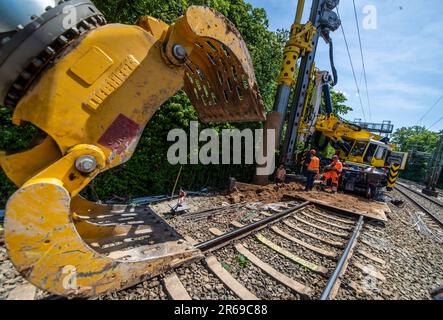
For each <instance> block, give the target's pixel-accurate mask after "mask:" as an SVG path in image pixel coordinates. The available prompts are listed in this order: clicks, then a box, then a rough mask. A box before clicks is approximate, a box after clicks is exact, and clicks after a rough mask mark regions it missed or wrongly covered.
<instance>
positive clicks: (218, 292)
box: [176, 263, 238, 300]
mask: <svg viewBox="0 0 443 320" xmlns="http://www.w3.org/2000/svg"><path fill="white" fill-rule="evenodd" d="M176 274H177V276H178V277H179V279H180V281H181V282H182V283H183V286H184V287H185V289H186V291H187V292H188V294H189V296H190V297H191V298H192V299H193V300H238V298H237V297H236V295H235V294H234V293H233V292H232V291H231V290H229V289H227V288H226V287H225V286H224V285H223V283H222V282H221V281H220V280H219V279H218V278H217V277H216V276H215V275H213V274H212V273H211V272H210V271H208V269H207V268H206V267H205V266H204V265H203V264H202V263H195V264H193V265H191V266H190V267H187V268H179V269H177V270H176Z"/></svg>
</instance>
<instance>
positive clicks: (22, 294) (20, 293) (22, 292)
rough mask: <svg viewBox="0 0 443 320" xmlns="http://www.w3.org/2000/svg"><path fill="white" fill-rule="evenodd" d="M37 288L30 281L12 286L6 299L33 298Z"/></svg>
mask: <svg viewBox="0 0 443 320" xmlns="http://www.w3.org/2000/svg"><path fill="white" fill-rule="evenodd" d="M36 293H37V288H36V287H35V286H33V285H32V284H30V283H25V284H22V285H20V286H18V287H16V288H14V289H13V290H12V291H11V292H10V293H9V295H8V298H7V299H6V300H35V295H36Z"/></svg>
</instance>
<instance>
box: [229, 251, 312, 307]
mask: <svg viewBox="0 0 443 320" xmlns="http://www.w3.org/2000/svg"><path fill="white" fill-rule="evenodd" d="M235 249H236V250H237V251H238V253H240V254H242V255H243V256H245V257H246V258H247V259H248V260H249V261H250V262H251V263H252V264H254V265H255V266H256V267H258V268H260V269H261V270H262V271H263V272H265V273H266V274H268V275H269V276H270V277H272V278H273V279H275V280H276V281H278V282H279V283H281V284H282V285H284V286H286V287H288V288H290V289H291V290H293V291H294V292H297V293H298V294H300V295H301V296H302V297H303V298H310V297H311V295H312V293H313V292H312V289H310V288H309V287H307V286H305V285H303V284H301V283H299V282H297V281H295V280H294V279H291V278H289V277H287V276H285V275H284V274H282V273H280V272H279V271H277V270H275V269H274V268H273V267H271V266H270V265H269V264H267V263H265V262H263V261H261V260H260V259H259V258H257V257H256V256H255V255H254V254H252V253H251V252H250V251H249V250H247V249H246V248H245V247H244V246H243V245H241V244H236V245H235Z"/></svg>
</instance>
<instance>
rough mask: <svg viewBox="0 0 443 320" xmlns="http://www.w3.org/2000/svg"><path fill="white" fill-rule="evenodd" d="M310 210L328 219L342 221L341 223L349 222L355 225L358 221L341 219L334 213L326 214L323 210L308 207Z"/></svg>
mask: <svg viewBox="0 0 443 320" xmlns="http://www.w3.org/2000/svg"><path fill="white" fill-rule="evenodd" d="M308 210H309V211H311V212H312V213H315V214H316V215H319V216H321V217H324V218H327V219H331V220H333V221H336V222H341V223H344V224H349V225H355V224H356V223H357V222H356V221H355V220H354V221H352V220H346V219H341V218H338V217H335V216H333V215H330V214H326V213H323V212H320V211H317V210H314V209H308Z"/></svg>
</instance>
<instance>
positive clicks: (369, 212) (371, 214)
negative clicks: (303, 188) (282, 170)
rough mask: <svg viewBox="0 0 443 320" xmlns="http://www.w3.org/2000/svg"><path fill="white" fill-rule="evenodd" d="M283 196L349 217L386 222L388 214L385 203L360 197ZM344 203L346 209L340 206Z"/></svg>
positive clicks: (335, 195) (289, 194)
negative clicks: (356, 216) (354, 216)
mask: <svg viewBox="0 0 443 320" xmlns="http://www.w3.org/2000/svg"><path fill="white" fill-rule="evenodd" d="M285 196H288V197H293V198H295V199H299V200H302V201H310V202H312V203H313V204H316V205H317V206H319V207H321V208H323V209H326V210H330V211H333V210H335V209H338V210H341V211H342V212H347V213H349V214H351V215H358V216H364V217H368V218H371V219H375V220H379V221H383V222H387V221H388V218H387V217H386V213H390V212H391V209H389V207H388V205H387V204H386V203H380V202H377V201H368V200H366V199H362V198H361V197H357V196H353V195H348V194H342V193H340V194H328V193H326V192H321V193H320V192H311V193H305V192H300V191H292V192H287V193H286V194H285ZM343 203H346V207H344V206H342V204H343Z"/></svg>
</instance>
